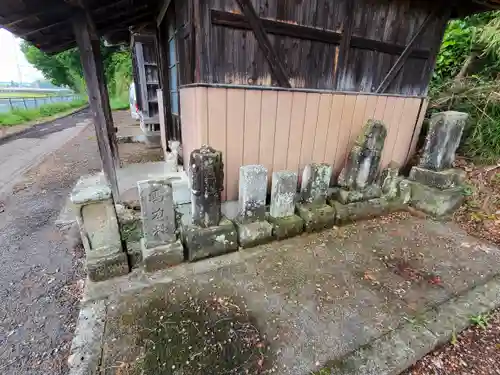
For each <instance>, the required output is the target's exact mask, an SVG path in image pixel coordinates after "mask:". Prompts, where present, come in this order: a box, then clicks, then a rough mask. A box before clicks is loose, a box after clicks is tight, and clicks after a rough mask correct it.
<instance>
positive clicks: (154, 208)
mask: <svg viewBox="0 0 500 375" xmlns="http://www.w3.org/2000/svg"><path fill="white" fill-rule="evenodd" d="M137 188H138V189H139V199H140V203H141V214H142V228H143V236H144V245H145V246H146V248H152V247H156V246H160V245H165V244H168V243H171V242H173V241H175V240H176V239H177V238H176V229H175V210H174V198H173V193H172V185H171V184H170V182H168V181H167V180H145V181H139V182H137Z"/></svg>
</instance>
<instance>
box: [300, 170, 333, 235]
mask: <svg viewBox="0 0 500 375" xmlns="http://www.w3.org/2000/svg"><path fill="white" fill-rule="evenodd" d="M331 176H332V167H331V166H330V165H328V164H309V165H306V167H305V168H304V172H303V174H302V184H301V188H300V195H301V200H302V202H300V203H298V204H297V206H296V207H297V213H298V215H299V216H300V217H301V218H302V220H304V227H305V230H306V232H314V231H319V230H322V229H324V228H331V227H333V225H334V224H335V210H334V209H333V208H332V207H330V206H328V205H327V204H326V198H327V195H328V187H329V184H330V180H331Z"/></svg>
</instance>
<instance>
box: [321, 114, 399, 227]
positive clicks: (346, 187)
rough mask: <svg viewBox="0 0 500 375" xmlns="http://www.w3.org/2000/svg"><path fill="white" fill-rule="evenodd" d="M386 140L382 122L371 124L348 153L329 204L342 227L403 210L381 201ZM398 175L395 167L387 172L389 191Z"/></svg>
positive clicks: (368, 124) (385, 177)
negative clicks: (345, 224)
mask: <svg viewBox="0 0 500 375" xmlns="http://www.w3.org/2000/svg"><path fill="white" fill-rule="evenodd" d="M386 136H387V130H386V128H385V125H384V124H383V123H382V122H380V121H376V120H368V122H367V123H366V125H365V126H364V127H363V131H362V133H361V134H360V135H359V136H358V138H357V139H356V142H355V144H354V146H353V147H352V149H351V151H350V152H349V155H348V157H347V162H346V165H345V166H344V168H343V169H342V171H341V173H340V176H339V179H338V184H339V186H340V187H338V188H336V189H334V192H333V194H332V197H331V199H330V200H329V203H330V205H332V206H333V207H335V211H336V216H337V222H338V223H339V224H342V223H345V222H350V221H353V220H359V219H366V218H370V217H375V216H380V215H383V214H385V213H388V212H390V211H393V210H395V209H399V208H401V207H400V205H394V204H391V203H392V202H391V201H390V199H389V197H382V189H381V188H380V186H379V183H380V180H379V164H380V159H381V157H382V151H383V148H384V143H385V138H386ZM398 172H399V169H398V168H396V167H395V166H392V167H391V168H389V169H387V170H385V171H384V175H385V176H384V177H383V179H384V181H383V184H384V185H385V189H386V190H389V189H390V184H391V183H392V182H391V181H392V179H394V178H395V177H396V176H397V174H398ZM396 181H397V180H396ZM392 194H393V195H394V193H392ZM395 195H397V192H396V194H395ZM393 198H395V197H393Z"/></svg>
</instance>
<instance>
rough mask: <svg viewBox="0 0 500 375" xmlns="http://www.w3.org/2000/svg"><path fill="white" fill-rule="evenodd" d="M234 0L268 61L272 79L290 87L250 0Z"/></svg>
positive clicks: (288, 80) (283, 69)
mask: <svg viewBox="0 0 500 375" xmlns="http://www.w3.org/2000/svg"><path fill="white" fill-rule="evenodd" d="M235 1H236V2H237V3H238V5H239V7H240V9H241V11H242V13H243V14H244V16H245V18H246V20H247V21H248V23H249V24H250V27H251V28H252V31H253V33H254V35H255V38H256V39H257V43H258V44H259V47H260V48H261V49H262V51H263V52H264V56H265V57H266V60H267V62H268V63H269V66H270V68H271V74H272V75H273V77H274V79H276V81H278V84H279V85H280V86H282V87H292V86H291V84H290V79H289V77H288V75H287V74H286V72H285V68H284V67H283V64H282V63H281V61H280V60H279V58H278V55H277V53H276V51H274V49H273V46H272V44H271V41H270V40H269V37H268V36H267V33H266V30H265V29H264V26H263V25H262V20H261V19H260V18H259V16H258V15H257V12H256V11H255V9H254V7H253V5H252V3H251V2H250V0H235Z"/></svg>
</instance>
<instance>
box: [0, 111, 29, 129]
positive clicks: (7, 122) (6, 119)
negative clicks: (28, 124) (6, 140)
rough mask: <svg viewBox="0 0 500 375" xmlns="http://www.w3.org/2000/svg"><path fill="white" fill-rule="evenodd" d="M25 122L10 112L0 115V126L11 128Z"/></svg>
mask: <svg viewBox="0 0 500 375" xmlns="http://www.w3.org/2000/svg"><path fill="white" fill-rule="evenodd" d="M24 121H25V120H24V118H22V117H21V116H19V115H16V114H14V113H12V112H7V113H0V126H12V125H17V124H21V123H23V122H24Z"/></svg>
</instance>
